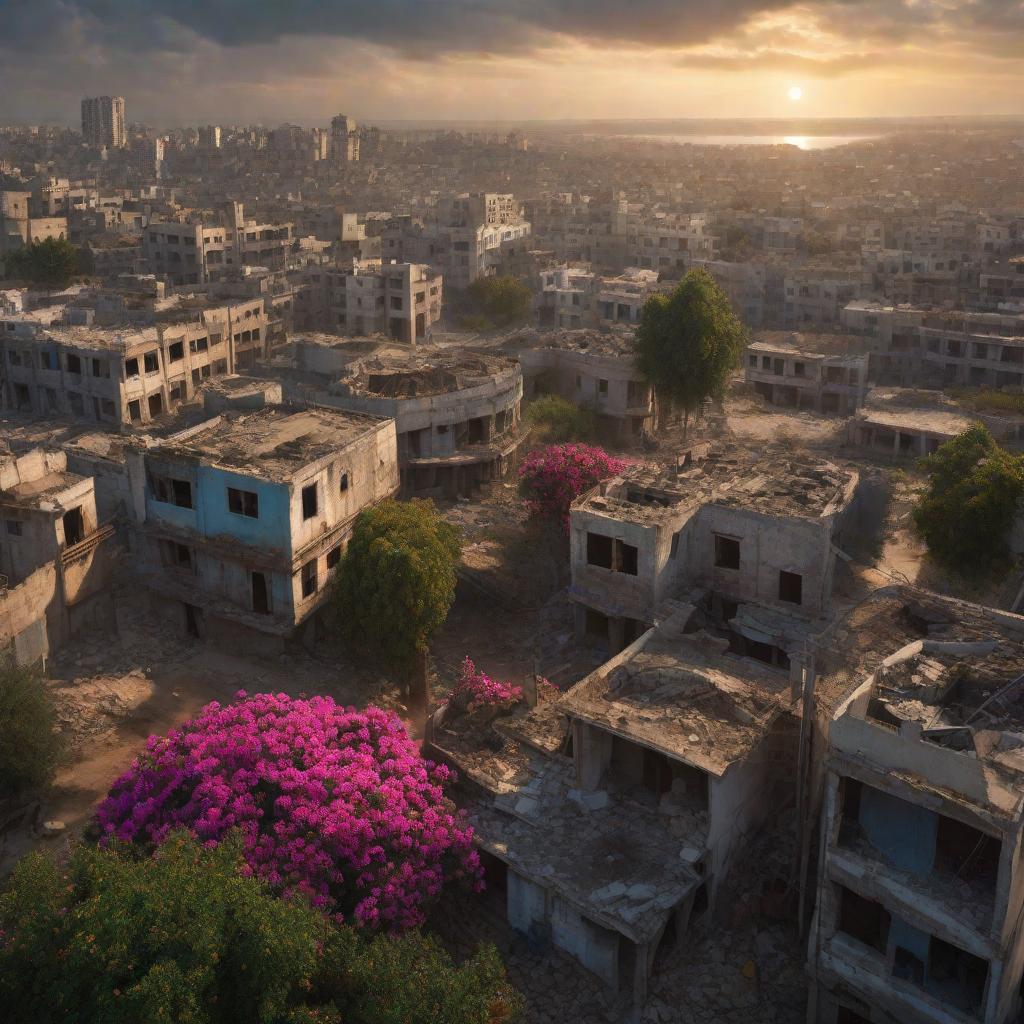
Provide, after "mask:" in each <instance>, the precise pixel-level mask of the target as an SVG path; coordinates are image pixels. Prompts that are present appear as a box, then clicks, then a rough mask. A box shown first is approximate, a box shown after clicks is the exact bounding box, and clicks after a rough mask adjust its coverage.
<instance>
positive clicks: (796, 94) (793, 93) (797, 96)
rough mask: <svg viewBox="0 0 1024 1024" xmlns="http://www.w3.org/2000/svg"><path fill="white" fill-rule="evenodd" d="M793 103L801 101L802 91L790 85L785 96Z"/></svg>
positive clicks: (797, 86)
mask: <svg viewBox="0 0 1024 1024" xmlns="http://www.w3.org/2000/svg"><path fill="white" fill-rule="evenodd" d="M786 95H787V96H789V98H790V99H791V100H792V101H793V102H794V103H799V102H800V100H802V99H803V96H804V91H803V89H801V88H800V86H799V85H791V86H790V87H789V92H788V93H787V94H786Z"/></svg>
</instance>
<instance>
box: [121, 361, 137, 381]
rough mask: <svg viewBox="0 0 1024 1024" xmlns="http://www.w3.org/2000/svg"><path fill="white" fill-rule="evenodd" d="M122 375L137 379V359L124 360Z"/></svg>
mask: <svg viewBox="0 0 1024 1024" xmlns="http://www.w3.org/2000/svg"><path fill="white" fill-rule="evenodd" d="M124 375H125V376H126V377H138V375H139V361H138V359H126V360H125V361H124Z"/></svg>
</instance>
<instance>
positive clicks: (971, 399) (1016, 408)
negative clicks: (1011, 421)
mask: <svg viewBox="0 0 1024 1024" xmlns="http://www.w3.org/2000/svg"><path fill="white" fill-rule="evenodd" d="M950 394H951V395H952V397H953V398H955V399H956V400H957V402H959V403H960V405H962V406H963V407H964V408H965V409H970V410H972V411H974V412H1012V413H1024V395H1021V394H1010V393H1009V392H1006V391H993V390H992V389H990V388H956V389H954V390H952V391H950Z"/></svg>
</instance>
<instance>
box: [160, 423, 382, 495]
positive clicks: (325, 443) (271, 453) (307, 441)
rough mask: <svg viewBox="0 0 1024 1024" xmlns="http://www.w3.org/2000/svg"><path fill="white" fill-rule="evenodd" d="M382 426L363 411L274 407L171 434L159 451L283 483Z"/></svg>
mask: <svg viewBox="0 0 1024 1024" xmlns="http://www.w3.org/2000/svg"><path fill="white" fill-rule="evenodd" d="M382 422H383V421H382V420H381V419H380V418H379V417H376V416H369V415H366V414H363V413H354V412H341V411H334V410H326V409H293V408H289V407H288V406H269V407H266V408H263V409H258V410H255V411H254V412H251V413H245V414H242V415H237V414H233V413H227V414H225V415H223V416H218V417H216V418H215V419H212V420H207V421H206V422H205V423H203V424H201V425H200V426H199V427H194V428H192V429H190V430H185V431H182V432H180V433H178V434H173V435H171V436H170V437H168V438H167V439H166V440H165V441H163V442H162V443H161V444H160V446H159V448H158V449H157V452H158V453H159V452H166V453H167V454H169V455H177V456H182V457H185V458H193V459H196V460H198V461H200V462H206V463H210V464H211V465H214V466H220V467H223V468H227V469H232V470H238V471H241V472H244V473H246V474H248V475H251V476H255V477H259V478H262V479H265V480H272V481H278V482H281V481H285V480H288V479H290V478H291V477H292V476H293V475H294V473H295V472H296V471H297V470H299V469H301V468H302V467H303V466H307V465H309V464H310V463H313V462H317V461H319V460H320V459H323V458H327V457H329V456H331V455H333V454H335V453H337V452H339V451H341V450H342V449H343V448H346V447H347V446H348V445H350V444H352V443H353V442H355V441H357V440H359V439H360V438H361V437H364V436H365V435H367V434H370V433H372V432H374V431H375V430H377V428H378V427H379V426H380V424H381V423H382Z"/></svg>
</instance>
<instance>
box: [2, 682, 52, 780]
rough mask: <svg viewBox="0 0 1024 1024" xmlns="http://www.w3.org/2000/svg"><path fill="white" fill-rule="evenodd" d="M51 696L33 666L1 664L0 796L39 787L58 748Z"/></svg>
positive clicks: (48, 772) (49, 774)
mask: <svg viewBox="0 0 1024 1024" xmlns="http://www.w3.org/2000/svg"><path fill="white" fill-rule="evenodd" d="M56 724H57V716H56V713H55V711H54V707H53V700H52V698H51V697H50V694H49V692H48V691H47V689H46V686H45V684H44V682H43V677H42V674H41V673H40V672H39V671H38V669H35V668H23V667H18V666H17V665H14V664H4V665H2V667H0V799H3V798H5V797H10V796H19V795H21V794H23V793H31V792H34V791H36V790H39V789H42V788H43V787H44V786H46V785H47V784H48V783H49V782H50V780H51V779H52V778H53V773H54V770H55V768H56V766H57V757H58V754H59V752H60V738H59V737H58V736H57V734H56V733H55V732H54V727H55V726H56Z"/></svg>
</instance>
